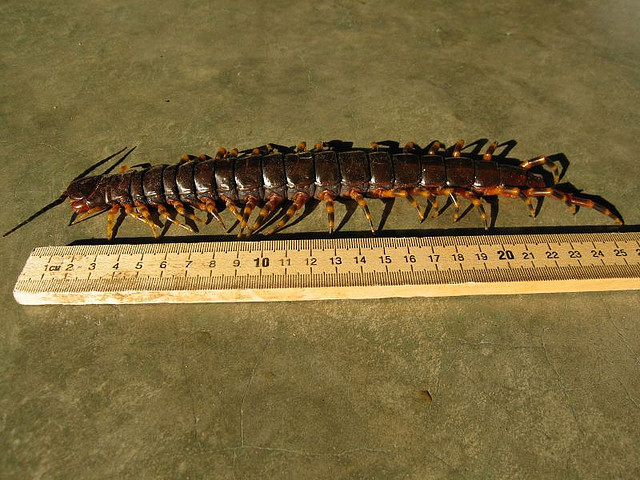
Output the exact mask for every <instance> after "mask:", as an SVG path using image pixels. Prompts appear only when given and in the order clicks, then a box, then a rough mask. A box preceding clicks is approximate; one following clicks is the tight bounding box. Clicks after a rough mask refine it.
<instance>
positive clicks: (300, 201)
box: [267, 192, 309, 235]
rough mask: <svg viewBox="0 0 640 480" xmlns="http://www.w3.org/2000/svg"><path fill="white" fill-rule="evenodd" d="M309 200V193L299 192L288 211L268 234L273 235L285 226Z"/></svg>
mask: <svg viewBox="0 0 640 480" xmlns="http://www.w3.org/2000/svg"><path fill="white" fill-rule="evenodd" d="M308 200H309V195H307V194H306V193H302V192H298V193H296V194H295V196H294V197H293V204H292V205H291V206H290V207H289V208H288V209H287V212H286V213H285V214H284V217H283V218H282V219H281V220H280V221H279V222H278V224H277V225H276V226H275V227H274V228H273V229H272V230H270V231H269V232H267V235H272V234H274V233H275V232H277V231H278V230H280V229H281V228H283V227H284V226H285V225H286V224H287V222H288V221H289V220H291V218H292V217H293V216H294V215H295V214H296V212H297V211H298V210H300V209H301V208H302V207H303V206H304V204H305V203H307V201H308Z"/></svg>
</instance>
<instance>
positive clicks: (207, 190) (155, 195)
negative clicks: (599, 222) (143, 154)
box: [4, 140, 623, 240]
mask: <svg viewBox="0 0 640 480" xmlns="http://www.w3.org/2000/svg"><path fill="white" fill-rule="evenodd" d="M500 146H501V145H500V144H498V142H493V143H491V144H490V145H489V146H488V147H487V148H486V150H485V151H484V152H477V153H467V152H465V151H464V149H465V148H466V147H465V144H464V142H463V141H462V140H459V141H457V142H456V143H454V144H453V145H451V146H450V147H446V146H445V144H444V143H442V142H440V141H432V142H431V143H429V144H428V145H426V146H425V147H420V146H419V145H418V144H416V143H414V142H408V143H407V144H406V145H405V146H403V147H401V146H400V143H399V142H396V141H389V140H386V141H381V142H373V143H371V145H370V146H369V147H366V148H364V147H363V148H358V147H354V146H353V143H352V142H345V141H342V140H332V141H329V142H319V143H316V144H314V145H313V148H307V144H306V143H305V142H300V143H298V144H297V145H294V146H282V145H277V144H265V145H262V146H260V147H255V148H250V149H247V150H242V151H239V150H238V149H237V148H234V149H231V150H227V149H226V148H224V147H220V148H219V149H218V151H217V152H216V153H215V155H213V156H209V155H206V154H202V155H185V156H183V157H182V158H181V159H180V160H179V161H178V162H177V163H174V164H171V165H169V164H158V165H151V164H141V165H136V166H133V167H129V166H127V165H123V166H121V167H120V168H119V170H118V171H117V172H116V173H111V172H113V171H114V168H115V167H116V166H117V165H119V164H120V163H122V162H123V160H124V159H125V158H126V157H127V156H128V155H129V154H130V153H131V152H132V151H133V149H131V150H129V151H128V152H127V153H125V154H124V155H123V156H122V157H121V158H120V159H119V160H118V161H117V162H116V163H115V164H114V165H112V166H111V167H110V168H109V169H107V170H106V171H105V172H104V173H102V174H100V175H89V174H90V173H92V172H93V171H94V170H95V169H97V168H98V167H99V166H101V165H103V164H104V163H106V162H107V161H109V160H111V159H113V158H115V157H116V156H118V155H119V154H121V153H122V152H124V151H125V150H126V148H125V149H122V150H120V151H119V152H116V153H115V154H113V155H110V156H109V157H107V158H105V159H103V160H100V161H99V162H97V163H96V164H94V165H92V166H91V167H89V168H88V169H87V170H85V171H84V172H83V173H82V174H80V175H78V176H77V177H76V178H74V179H73V180H72V181H71V183H70V184H69V186H68V187H67V188H66V190H65V191H64V192H63V193H62V195H61V196H60V197H59V198H57V199H56V200H54V201H53V202H51V203H50V204H48V205H46V206H45V207H43V208H42V209H40V210H39V211H38V212H36V213H35V214H33V215H31V216H30V217H29V218H27V219H26V220H25V221H23V222H21V223H19V224H18V225H16V226H15V227H14V228H12V229H11V230H9V231H8V232H6V233H5V234H4V236H5V237H6V236H7V235H9V234H11V233H13V232H14V231H16V230H18V229H19V228H21V227H22V226H24V225H26V224H27V223H29V222H30V221H32V220H34V219H35V218H36V217H38V216H39V215H41V214H43V213H44V212H46V211H47V210H49V209H50V208H53V207H55V206H57V205H59V204H61V203H63V202H65V201H66V200H68V201H69V202H70V206H71V209H72V220H71V221H70V225H72V224H76V223H79V222H81V221H84V220H86V219H88V218H91V217H93V216H95V215H98V214H101V213H104V212H107V238H108V239H109V240H112V239H113V238H114V226H115V225H116V218H117V217H119V216H121V215H122V216H124V217H128V218H132V219H135V220H137V221H140V222H142V223H144V224H145V225H147V226H148V227H149V228H150V229H151V232H152V233H153V236H154V237H156V238H157V237H158V236H159V235H160V233H161V228H164V227H168V224H172V225H175V226H177V227H180V228H183V229H186V230H188V231H190V232H195V230H194V228H193V227H192V226H190V225H189V223H191V225H193V226H195V225H196V224H198V223H200V224H204V223H209V222H208V221H207V220H213V219H215V220H216V221H217V222H218V223H219V224H220V226H221V228H223V229H225V230H226V229H227V228H226V225H225V223H224V221H223V218H222V216H221V211H222V210H224V209H226V210H228V211H229V212H231V214H232V218H233V220H234V227H235V225H237V226H238V232H237V236H238V238H248V237H250V236H252V235H253V234H255V233H257V232H261V231H262V232H264V234H266V235H270V234H273V233H275V232H278V231H280V230H282V229H283V228H285V227H286V226H287V224H288V223H289V221H290V220H291V219H292V218H293V217H294V216H295V215H296V213H297V212H299V211H300V210H301V209H302V208H303V207H304V206H305V205H306V204H307V203H308V202H310V201H312V200H315V201H318V202H322V203H323V204H324V206H325V210H326V214H327V223H328V230H329V233H330V234H332V233H334V230H335V208H334V203H335V202H336V201H346V202H355V203H356V204H357V206H358V207H359V208H360V209H361V210H362V212H363V213H364V215H365V217H366V219H367V221H368V224H369V226H370V228H371V231H372V232H373V233H375V232H376V228H375V227H374V222H373V219H372V216H371V213H370V211H369V207H368V204H367V199H382V200H384V199H396V198H402V199H405V200H406V201H407V202H409V203H410V204H411V205H412V206H413V207H414V208H415V210H416V212H417V215H418V218H419V220H420V221H423V220H425V218H426V214H427V211H428V210H429V211H432V212H433V214H432V217H436V216H438V215H439V214H440V212H441V211H442V204H441V202H442V197H444V198H445V199H446V200H445V201H446V202H447V203H446V205H453V210H454V212H453V221H457V220H458V219H459V218H460V210H461V209H460V204H461V201H460V200H461V199H464V200H466V201H468V202H470V203H469V205H470V206H469V208H474V209H475V210H476V211H477V212H478V214H479V217H480V219H481V221H482V224H483V226H484V228H485V229H488V228H489V224H488V222H487V213H486V211H485V208H484V205H483V200H487V199H488V198H489V197H491V198H494V199H496V198H499V197H506V198H510V199H520V200H521V201H523V202H524V204H525V205H526V207H527V208H528V211H529V215H530V216H531V217H535V216H536V209H535V208H534V206H533V203H532V200H533V199H536V198H538V199H541V197H549V198H553V199H556V200H559V201H562V202H564V204H566V206H567V207H568V208H569V209H570V210H571V211H572V212H573V213H576V211H577V209H578V208H579V207H585V208H592V209H594V210H596V211H598V212H600V213H602V214H604V215H607V216H608V217H610V218H611V219H613V220H614V221H615V222H616V224H618V225H623V220H622V218H621V216H620V215H618V214H617V213H616V212H614V210H615V209H614V208H613V207H612V208H609V207H608V206H607V205H605V203H606V202H604V201H603V202H598V201H595V200H593V199H592V198H587V197H588V196H581V195H579V194H575V193H570V192H565V191H562V190H561V189H559V188H558V181H559V178H560V174H559V168H558V166H557V164H556V162H554V161H553V160H551V159H550V158H549V157H548V156H544V155H542V156H537V157H534V158H531V159H529V160H524V161H519V163H517V164H513V163H507V162H504V161H500V159H499V158H498V156H497V155H496V149H497V148H499V147H500ZM134 148H135V147H134ZM598 198H599V197H598ZM418 199H423V203H424V204H425V205H424V206H421V205H420V203H419V202H418ZM354 208H357V207H355V206H354ZM254 211H257V212H258V213H257V215H256V216H255V218H254V219H253V220H252V214H253V213H254ZM198 212H202V213H201V215H202V214H205V215H206V216H207V219H203V218H201V217H200V216H198V215H196V213H198ZM277 212H280V213H279V217H278V216H277V215H278V213H277ZM234 227H232V229H233V228H234ZM267 227H269V228H267ZM229 231H231V230H229Z"/></svg>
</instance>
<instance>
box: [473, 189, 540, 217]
mask: <svg viewBox="0 0 640 480" xmlns="http://www.w3.org/2000/svg"><path fill="white" fill-rule="evenodd" d="M483 194H484V195H485V196H492V195H498V196H501V197H507V198H520V199H521V200H523V201H524V203H525V205H526V206H527V208H528V210H529V216H530V217H531V218H535V217H536V210H535V208H533V203H532V202H531V198H530V197H528V196H527V195H525V194H524V193H523V192H522V190H520V189H519V188H518V187H511V188H507V187H503V186H500V187H494V188H489V189H486V190H485V191H484V192H483Z"/></svg>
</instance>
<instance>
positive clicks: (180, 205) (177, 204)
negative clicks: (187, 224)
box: [168, 200, 205, 223]
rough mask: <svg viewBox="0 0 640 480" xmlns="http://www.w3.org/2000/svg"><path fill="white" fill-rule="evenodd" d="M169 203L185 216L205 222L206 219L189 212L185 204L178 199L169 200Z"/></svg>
mask: <svg viewBox="0 0 640 480" xmlns="http://www.w3.org/2000/svg"><path fill="white" fill-rule="evenodd" d="M168 203H169V205H171V206H172V207H173V208H175V209H176V212H178V213H179V214H180V215H182V216H183V217H185V218H188V219H190V220H193V221H196V222H200V223H205V221H204V220H203V219H201V218H198V217H196V216H195V215H194V214H193V213H189V212H187V210H186V209H185V208H184V204H183V203H182V202H179V201H178V200H168Z"/></svg>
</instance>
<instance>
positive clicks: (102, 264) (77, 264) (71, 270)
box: [14, 232, 640, 305]
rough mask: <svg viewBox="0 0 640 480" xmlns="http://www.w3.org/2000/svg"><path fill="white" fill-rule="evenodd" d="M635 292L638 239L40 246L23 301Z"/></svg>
mask: <svg viewBox="0 0 640 480" xmlns="http://www.w3.org/2000/svg"><path fill="white" fill-rule="evenodd" d="M637 289H640V233H638V232H634V233H586V234H551V235H477V236H446V237H423V238H413V237H410V238H358V239H339V238H333V239H318V240H274V241H260V242H217V243H174V244H144V245H99V246H95V245H93V246H68V247H44V248H36V249H35V250H34V251H33V252H32V253H31V256H30V257H29V259H28V261H27V263H26V265H25V267H24V269H23V271H22V273H21V274H20V277H19V278H18V281H17V283H16V287H15V290H14V296H15V298H16V300H17V301H18V302H19V303H22V304H25V305H39V304H88V303H156V302H187V303H193V302H234V301H280V300H284V301H288V300H318V299H338V298H381V297H430V296H450V295H481V294H515V293H542V292H549V293H552V292H576V291H595V290H637Z"/></svg>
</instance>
